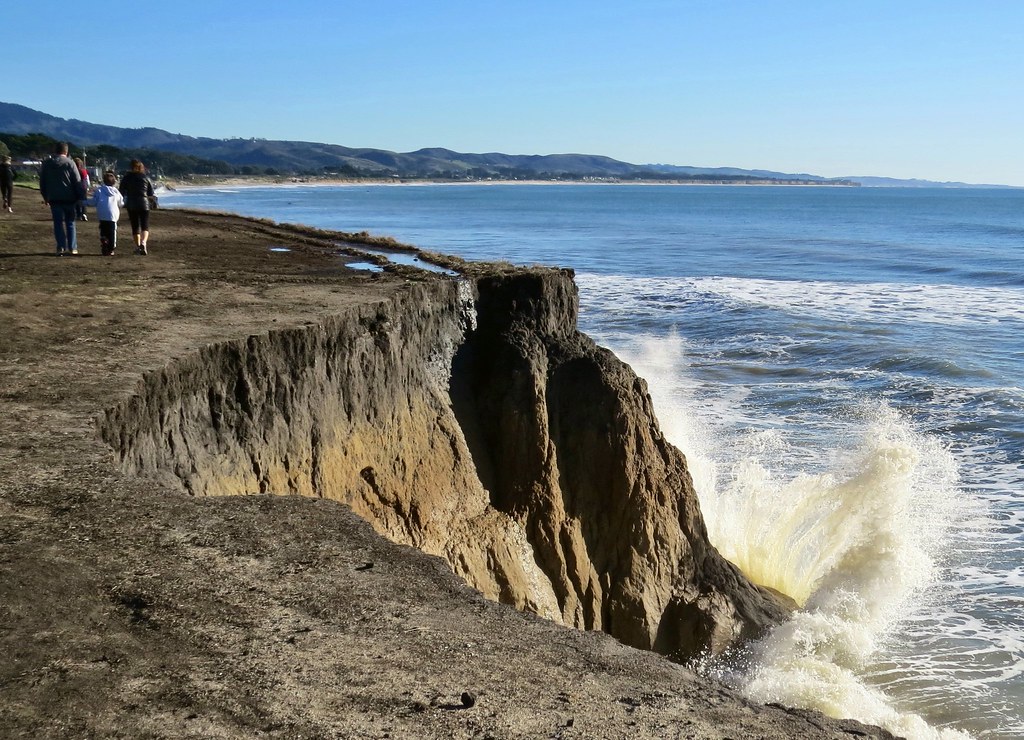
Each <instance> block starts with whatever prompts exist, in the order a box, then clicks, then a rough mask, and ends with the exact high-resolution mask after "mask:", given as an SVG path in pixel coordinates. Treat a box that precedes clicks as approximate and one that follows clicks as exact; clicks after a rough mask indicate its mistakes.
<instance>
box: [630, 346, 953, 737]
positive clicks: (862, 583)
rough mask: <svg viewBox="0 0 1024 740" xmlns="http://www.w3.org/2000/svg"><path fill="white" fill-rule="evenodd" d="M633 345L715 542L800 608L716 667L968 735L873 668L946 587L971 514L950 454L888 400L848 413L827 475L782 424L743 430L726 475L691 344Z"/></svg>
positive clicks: (787, 691) (804, 703) (841, 708)
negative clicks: (887, 686)
mask: <svg viewBox="0 0 1024 740" xmlns="http://www.w3.org/2000/svg"><path fill="white" fill-rule="evenodd" d="M623 354H624V355H628V356H624V359H626V361H627V362H630V363H631V364H632V365H633V366H634V368H636V369H637V371H638V373H639V374H640V375H641V376H642V377H644V378H646V379H647V381H648V385H649V388H650V389H651V393H652V396H653V397H654V398H655V402H656V404H657V405H658V406H659V412H660V413H659V416H660V418H661V421H662V427H663V430H664V432H665V434H666V436H667V437H668V438H669V439H670V440H671V441H672V442H673V443H674V444H676V445H677V446H678V447H680V448H681V449H682V450H683V451H684V452H685V453H686V455H687V460H688V463H689V466H690V470H691V474H692V475H693V477H694V481H695V484H696V486H697V489H698V492H699V495H700V499H701V508H702V510H703V512H704V517H705V521H706V522H707V526H708V531H709V534H710V536H711V540H712V542H713V543H714V544H715V545H716V547H718V549H719V550H720V551H721V552H722V554H723V555H724V556H725V557H727V558H729V559H730V560H732V561H733V562H735V563H736V564H737V565H739V566H740V568H741V569H742V570H743V571H744V572H745V573H746V574H747V575H748V576H749V577H750V578H751V579H752V580H754V581H756V582H758V583H761V584H763V585H766V586H771V587H772V588H775V589H777V590H779V591H782V592H783V593H786V594H788V595H790V596H792V597H793V598H794V599H796V600H797V602H798V603H799V604H800V605H801V608H800V610H799V611H798V612H796V613H795V614H794V615H793V617H792V618H791V619H790V620H789V621H788V622H786V623H785V624H783V625H780V626H779V627H777V628H776V629H775V630H773V631H772V632H771V633H770V634H769V635H767V636H766V637H765V638H763V639H762V640H760V641H759V642H758V643H756V644H754V645H752V646H751V647H750V648H749V651H748V653H747V654H746V655H745V656H744V658H743V660H742V665H739V661H733V662H730V663H729V664H712V665H710V666H706V668H707V669H708V670H709V671H711V672H713V673H714V674H716V675H718V676H719V677H720V678H722V679H724V680H726V681H727V682H729V683H731V684H733V685H735V686H738V687H739V688H740V689H741V690H742V691H743V692H744V693H745V694H746V695H747V696H749V697H750V698H752V699H754V700H756V701H760V702H763V703H767V702H778V703H782V704H786V705H790V706H799V707H806V708H812V709H817V710H819V711H822V712H824V713H826V714H829V715H831V716H834V717H853V718H856V719H859V720H861V721H864V722H867V723H870V724H877V725H880V726H883V727H885V728H887V729H889V730H890V731H892V732H894V733H896V734H899V735H904V736H906V737H909V738H914V739H915V740H917V739H924V738H942V739H943V740H946V739H949V738H965V737H970V736H969V735H967V734H965V733H962V732H960V731H957V730H952V729H937V728H934V727H932V726H930V725H929V724H928V723H927V722H926V721H925V720H924V719H923V718H922V717H920V716H919V715H917V714H914V713H912V712H909V711H903V710H901V709H899V708H897V706H896V705H895V703H894V701H893V699H892V698H891V697H889V696H888V695H887V694H886V693H885V692H884V691H883V690H882V688H879V687H878V686H875V685H872V684H871V683H870V682H869V680H868V677H867V674H868V673H869V671H868V668H869V666H870V664H871V662H872V661H873V660H876V659H877V658H878V657H879V651H880V649H881V648H882V647H884V645H885V643H886V641H887V640H892V639H895V638H896V634H895V633H896V628H897V626H898V625H899V624H900V623H901V622H902V621H904V620H906V619H907V618H908V617H910V616H912V615H913V613H914V611H915V609H916V608H918V607H919V606H921V605H922V604H924V603H925V602H926V600H927V599H928V598H929V597H930V598H931V599H933V600H941V599H942V597H943V594H942V593H941V589H940V588H939V587H938V585H937V578H936V576H937V574H938V572H939V570H940V564H939V562H938V561H939V555H938V553H939V552H940V551H941V549H942V546H943V537H944V535H945V534H946V533H947V531H948V529H949V527H950V525H951V524H953V523H954V522H957V521H963V520H964V519H965V517H966V515H967V513H968V512H967V511H965V504H964V503H963V500H962V498H961V497H959V496H958V491H957V466H956V463H955V461H954V460H953V458H952V456H951V455H950V454H949V453H948V452H947V451H946V450H945V449H943V448H942V447H941V446H940V445H939V444H938V443H937V442H936V441H935V440H933V439H931V438H928V437H925V436H923V435H920V434H918V433H916V432H914V431H913V430H912V429H911V428H910V425H909V424H908V423H907V422H906V421H905V420H904V419H903V418H901V417H900V416H899V415H898V414H896V413H895V412H894V411H892V410H891V409H889V408H887V407H885V406H884V405H878V406H876V407H875V408H873V409H871V410H863V411H862V412H861V413H860V414H859V415H858V416H857V418H851V419H843V420H840V421H839V422H837V423H841V424H842V425H843V426H844V427H845V430H844V432H843V435H845V438H846V440H847V442H848V446H849V448H850V449H849V450H847V451H838V452H836V454H835V459H834V460H831V461H829V462H828V469H829V472H826V473H824V474H816V475H810V474H803V473H796V474H788V473H787V471H789V470H791V469H792V467H793V461H794V460H795V459H798V458H802V457H803V456H804V451H798V450H793V449H790V448H789V447H788V446H787V443H786V439H785V434H784V433H783V432H780V431H779V430H776V429H773V430H767V431H758V432H753V433H748V434H747V435H746V436H745V437H743V438H741V439H740V440H739V441H737V440H732V441H731V444H732V445H733V452H732V453H731V455H730V456H731V458H732V460H733V462H732V464H731V466H730V468H729V469H728V470H726V471H721V472H720V471H719V464H718V462H717V461H716V460H715V456H716V454H717V450H716V447H717V446H718V444H720V443H719V442H717V441H716V439H715V436H716V433H715V432H714V431H713V430H712V429H711V427H710V425H709V424H707V423H706V421H707V420H701V419H700V418H699V415H695V414H694V413H692V411H691V409H692V403H691V402H689V401H688V399H687V396H688V389H687V388H686V387H685V385H681V381H680V374H679V368H680V366H681V365H683V364H684V357H683V355H684V343H683V342H682V341H681V340H679V338H678V337H671V338H669V339H663V338H662V339H646V340H642V341H640V342H638V343H637V344H636V345H634V346H633V348H632V350H631V352H629V353H623ZM666 410H668V413H665V411H666ZM737 445H738V446H737ZM779 471H782V472H779ZM787 474H788V477H786V475H787ZM883 683H884V681H883Z"/></svg>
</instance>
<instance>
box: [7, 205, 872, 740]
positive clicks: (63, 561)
mask: <svg viewBox="0 0 1024 740" xmlns="http://www.w3.org/2000/svg"><path fill="white" fill-rule="evenodd" d="M17 195H19V196H20V197H19V198H18V199H17V200H16V201H15V209H16V213H15V214H13V215H7V214H4V215H3V216H0V654H2V655H3V656H4V659H3V660H0V737H29V738H79V737H81V738H86V737H123V738H219V737H225V738H243V737H244V738H248V737H274V738H349V737H353V738H357V737H358V738H362V737H366V738H385V737H391V738H404V737H408V738H418V737H426V738H435V737H436V738H448V737H467V738H468V737H479V738H485V737H492V738H504V737H509V738H512V737H537V738H540V737H544V738H606V737H607V738H613V737H614V738H620V737H638V738H639V737H694V738H725V737H732V738H755V737H756V738H767V737H779V738H782V737H801V738H802V737H855V736H856V737H861V736H878V737H886V736H887V735H886V734H885V733H883V732H881V731H878V730H875V729H871V728H865V727H863V726H861V725H858V724H857V723H853V722H836V721H832V720H826V719H824V718H822V717H821V716H819V715H814V714H805V713H801V712H792V711H789V710H784V709H782V708H777V707H758V706H754V705H751V704H748V703H747V702H745V701H744V700H743V699H741V698H740V697H738V696H736V695H735V694H734V693H733V692H732V691H730V690H728V689H726V688H724V687H722V686H720V685H718V684H716V683H714V682H711V681H707V680H704V679H700V678H698V677H697V676H695V675H694V674H693V673H691V672H689V671H688V670H686V669H684V668H683V667H681V666H678V665H675V664H673V663H670V662H668V661H666V660H664V659H662V658H660V657H658V656H656V655H653V654H649V653H644V652H640V651H636V650H632V649H629V648H625V647H623V646H621V645H620V644H618V643H616V642H615V641H613V640H611V639H609V638H607V637H604V636H602V635H599V634H593V633H583V632H577V631H573V630H570V629H567V628H564V627H560V626H558V625H556V624H553V623H551V622H546V621H543V620H540V619H537V618H533V617H530V616H527V615H523V614H520V613H518V612H515V611H513V610H511V609H509V608H506V607H504V606H501V605H498V604H494V603H491V602H487V601H485V600H483V599H482V598H481V597H479V596H478V595H477V594H476V593H475V592H473V591H471V590H470V589H468V588H467V587H465V586H464V585H463V584H462V583H461V581H459V580H458V579H457V578H456V577H455V576H453V575H452V574H451V573H450V572H449V571H448V570H447V568H446V567H445V566H444V565H443V564H442V563H441V562H440V561H439V560H437V559H434V558H431V557H428V556H425V555H423V554H422V553H420V552H418V551H416V550H412V549H409V548H406V547H401V546H398V545H395V544H393V543H390V542H388V541H386V540H384V539H382V538H381V537H379V536H378V535H376V534H375V533H374V532H373V531H372V530H371V529H370V527H369V526H368V525H367V524H366V523H365V522H363V521H362V520H360V519H358V518H357V517H355V516H354V515H353V514H352V513H351V512H350V511H349V510H347V509H346V508H344V507H343V506H341V505H339V504H336V503H333V502H329V501H324V500H314V499H299V498H290V497H270V496H258V495H256V496H240V497H232V498H202V499H200V498H189V497H185V496H182V495H180V494H177V493H174V492H171V491H169V490H166V489H162V488H160V487H159V486H158V485H157V484H155V483H153V482H152V481H147V480H142V479H136V478H131V477H128V476H126V475H125V474H124V473H122V472H121V471H120V470H119V469H118V467H117V466H116V465H115V462H114V459H113V455H112V453H111V451H110V450H109V448H107V447H106V446H105V445H104V444H103V443H102V442H101V441H100V440H99V439H98V438H97V435H96V426H95V420H96V418H97V416H98V415H99V414H101V413H102V412H103V411H104V409H106V408H108V407H110V406H112V405H113V404H114V403H115V402H116V401H117V400H118V399H121V398H124V397H126V396H128V395H131V394H132V393H133V392H134V389H135V388H136V385H137V383H138V382H139V379H140V377H141V375H142V373H143V372H144V371H146V370H152V369H158V368H160V367H162V366H164V365H165V364H166V363H167V362H168V361H170V360H171V359H173V358H175V357H180V356H183V355H185V354H187V353H191V352H194V351H195V350H196V349H197V348H199V347H201V346H203V345H205V344H209V343H211V342H216V341H218V340H219V339H223V338H227V337H239V336H247V335H249V334H253V333H259V332H261V331H264V330H266V328H267V327H269V326H283V325H301V324H303V323H305V322H315V321H317V320H318V319H319V318H320V317H322V316H325V315H328V314H331V313H333V312H336V311H338V310H339V309H341V308H343V307H344V306H347V305H351V304H352V302H357V301H379V300H383V299H386V298H387V297H388V296H389V295H392V294H393V292H394V291H400V290H403V288H404V286H406V285H407V282H408V281H409V280H417V279H424V280H426V279H440V278H437V277H435V276H428V275H426V274H423V275H421V276H416V275H415V274H413V273H410V272H398V273H390V272H385V273H366V272H357V271H353V270H350V269H348V268H346V267H345V266H344V264H343V263H344V258H343V257H341V256H339V255H338V254H337V247H336V243H337V241H338V239H337V238H336V237H331V236H329V235H325V234H323V233H319V232H314V231H308V230H302V229H294V228H286V227H279V226H276V225H273V224H269V223H263V222H254V221H248V220H244V219H240V218H237V217H233V216H217V215H202V216H200V215H196V214H189V213H186V212H182V211H163V210H161V211H158V212H156V213H154V214H153V219H152V229H153V234H152V237H151V239H150V251H151V254H150V256H148V257H137V256H133V255H132V254H131V249H130V248H127V247H129V245H130V236H129V235H128V234H127V227H126V224H125V223H122V233H121V235H120V242H121V244H120V246H119V248H118V254H117V256H115V257H112V258H104V257H101V256H100V254H99V251H100V250H99V240H98V234H97V227H96V224H95V223H93V222H89V223H83V224H80V225H79V226H80V228H79V239H80V250H81V252H82V254H81V255H80V256H78V257H62V258H57V257H55V256H53V253H54V244H53V237H52V231H51V227H50V223H49V212H48V209H46V208H45V207H44V206H42V205H41V204H38V203H37V202H35V198H36V197H37V196H34V195H32V194H29V193H27V192H24V191H18V193H17ZM272 247H286V248H288V249H290V250H291V251H287V252H280V251H272V250H271V248H272Z"/></svg>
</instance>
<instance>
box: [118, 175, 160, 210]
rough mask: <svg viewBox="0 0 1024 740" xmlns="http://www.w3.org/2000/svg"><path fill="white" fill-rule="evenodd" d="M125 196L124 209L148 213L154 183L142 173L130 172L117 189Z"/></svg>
mask: <svg viewBox="0 0 1024 740" xmlns="http://www.w3.org/2000/svg"><path fill="white" fill-rule="evenodd" d="M117 189H118V190H120V191H121V195H123V196H124V207H125V208H127V209H128V210H129V211H148V210H149V197H150V196H151V195H153V183H151V182H150V181H149V178H148V177H146V176H145V175H144V174H142V173H141V172H128V173H126V174H125V176H124V177H122V178H121V184H120V185H119V186H118V188H117Z"/></svg>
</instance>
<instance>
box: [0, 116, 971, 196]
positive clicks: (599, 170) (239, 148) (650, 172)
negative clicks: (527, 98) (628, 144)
mask: <svg viewBox="0 0 1024 740" xmlns="http://www.w3.org/2000/svg"><path fill="white" fill-rule="evenodd" d="M0 133H6V134H17V135H26V134H45V135H46V136H51V137H53V138H55V139H63V140H67V141H71V142H74V143H75V144H76V145H79V146H84V147H96V146H102V145H106V146H112V147H118V148H121V149H131V150H145V149H155V150H159V151H163V152H172V153H175V154H180V155H188V156H189V157H194V158H198V159H202V160H208V161H211V162H223V163H227V164H229V165H231V166H232V167H234V168H235V169H236V170H237V171H240V172H242V173H244V174H262V173H274V174H278V173H288V174H304V175H308V174H318V175H322V174H340V175H346V176H363V177H401V178H450V179H489V178H493V179H574V180H580V179H596V180H607V179H614V180H630V179H637V180H684V181H692V182H744V183H756V182H787V183H796V182H799V183H808V184H823V185H829V184H834V185H860V184H863V185H871V186H885V185H891V186H897V185H899V186H906V185H909V184H911V183H913V184H926V183H924V181H918V180H914V181H906V180H889V179H888V178H869V177H859V178H852V177H851V178H839V179H829V178H824V177H820V176H818V175H810V174H790V173H785V172H772V171H768V170H745V169H740V168H736V167H684V166H677V165H667V164H645V165H637V164H630V163H629V162H622V161H619V160H616V159H612V158H611V157H603V156H599V155H592V154H549V155H516V154H500V153H496V152H495V153H488V154H466V153H461V152H455V151H451V150H450V149H441V148H428V149H420V150H418V151H415V152H405V153H401V152H392V151H387V150H383V149H353V148H350V147H345V146H339V145H337V144H322V143H316V142H308V141H275V140H268V139H242V138H233V139H211V138H205V137H195V136H186V135H184V134H173V133H170V132H168V131H164V130H162V129H158V128H120V127H118V126H107V125H103V124H98V123H89V122H87V121H79V120H76V119H65V118H58V117H56V116H51V115H49V114H47V113H42V112H40V111H37V110H33V109H31V108H27V107H25V106H23V105H17V104H15V103H3V102H0ZM928 185H929V186H934V185H943V186H947V187H963V185H962V184H959V183H955V184H954V183H928Z"/></svg>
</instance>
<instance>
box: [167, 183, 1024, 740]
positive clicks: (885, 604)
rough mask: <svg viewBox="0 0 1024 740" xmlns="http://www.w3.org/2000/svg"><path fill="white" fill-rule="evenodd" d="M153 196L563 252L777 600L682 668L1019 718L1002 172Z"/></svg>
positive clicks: (442, 246) (954, 712)
mask: <svg viewBox="0 0 1024 740" xmlns="http://www.w3.org/2000/svg"><path fill="white" fill-rule="evenodd" d="M161 203H162V204H163V203H166V204H167V205H168V206H171V207H174V206H181V207H190V208H207V209H214V210H226V211H233V212H237V213H243V214H247V215H254V216H261V217H267V218H272V219H275V220H278V221H292V222H301V223H306V224H311V225H314V226H319V227H323V228H329V229H339V230H343V231H362V230H368V231H370V232H371V233H377V234H382V235H390V236H394V237H396V238H398V239H399V240H401V241H405V242H408V243H413V244H416V245H418V246H420V247H422V248H425V249H430V250H436V251H441V252H447V253H451V254H458V255H461V256H464V257H468V258H476V259H487V260H495V259H501V260H508V261H511V262H514V263H520V264H535V263H539V264H551V265H563V266H571V267H573V268H575V269H576V272H577V282H578V284H579V287H580V296H581V307H582V311H581V326H582V328H583V330H584V331H586V332H587V333H589V334H590V335H591V336H593V337H594V338H595V339H596V340H597V341H598V342H599V343H601V344H603V345H605V346H607V347H609V348H611V349H612V350H613V351H615V352H616V353H617V354H618V355H619V356H620V357H622V358H623V359H625V360H626V361H628V362H629V363H630V364H631V365H632V366H633V367H634V368H635V369H636V371H637V372H638V373H639V374H640V375H641V376H642V377H644V378H645V379H646V380H647V381H648V384H649V387H650V391H651V395H652V398H653V399H654V403H655V408H656V410H657V413H658V417H659V420H660V422H661V424H662V427H663V429H664V430H665V432H666V434H667V435H668V437H669V438H670V439H671V440H672V441H673V442H674V443H675V444H676V445H677V446H679V447H680V448H681V449H682V450H683V451H684V452H685V453H686V455H687V457H688V459H689V462H690V466H691V469H692V471H693V474H694V478H695V481H696V484H697V487H698V491H699V494H700V498H701V506H702V509H703V511H704V514H705V517H706V519H707V522H708V527H709V531H710V533H711V537H712V540H713V541H714V542H715V544H716V545H717V546H718V547H719V549H720V550H721V551H722V552H723V554H725V555H726V556H727V557H729V558H730V559H732V560H733V561H734V562H736V563H737V564H739V565H740V567H742V568H743V569H744V570H745V571H746V572H747V573H748V575H750V577H751V578H753V579H754V580H756V581H758V582H760V583H763V584H766V585H770V586H772V587H774V588H777V589H779V590H781V591H784V592H785V593H788V594H790V595H791V596H793V597H794V598H795V599H797V601H798V602H799V603H800V604H801V605H802V609H801V610H800V611H799V612H798V613H797V614H796V615H795V616H794V617H793V619H792V620H791V621H790V622H788V623H787V624H785V625H783V626H781V627H780V628H778V629H776V630H775V631H774V632H773V633H772V634H770V635H769V636H767V637H766V638H765V639H763V640H762V641H761V642H760V643H758V644H756V645H754V646H752V647H751V649H750V650H749V651H748V653H747V654H746V655H744V656H741V657H739V658H736V659H734V660H732V661H731V662H729V663H721V662H714V661H708V662H705V663H702V664H699V665H698V666H697V667H698V668H699V669H700V670H704V671H707V672H709V673H712V674H714V675H717V676H719V677H721V678H722V679H724V680H726V681H728V682H730V683H731V684H733V685H735V686H737V687H739V688H740V689H741V690H743V691H744V692H745V693H746V694H747V695H749V696H750V697H752V698H754V699H757V700H760V701H774V702H781V703H784V704H788V705H795V706H803V707H812V708H816V709H819V710H822V711H824V712H826V713H828V714H831V715H834V716H844V717H855V718H858V719H861V720H863V721H866V722H872V723H877V724H881V725H883V726H885V727H887V728H889V729H891V730H893V731H894V732H896V733H897V734H904V735H907V736H909V737H912V738H931V737H963V736H973V737H977V738H1020V737H1024V536H1022V535H1024V190H1021V191H1017V190H994V189H993V190H939V189H936V190H921V189H913V190H910V189H907V190H902V189H873V188H827V187H819V188H804V187H693V186H689V187H688V186H613V185H593V186H585V185H488V186H466V185H451V186H447V185H431V186H391V185H388V186H344V187H305V186H295V187H260V188H240V189H234V190H232V189H227V188H224V189H213V188H208V189H196V190H188V191H180V192H176V193H168V194H165V196H164V197H163V198H162V200H161ZM154 226H155V228H154V239H156V240H157V241H156V242H154V243H157V242H158V241H159V221H157V222H156V223H155V225H154ZM287 258H288V257H287V254H281V259H283V260H284V259H287Z"/></svg>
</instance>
